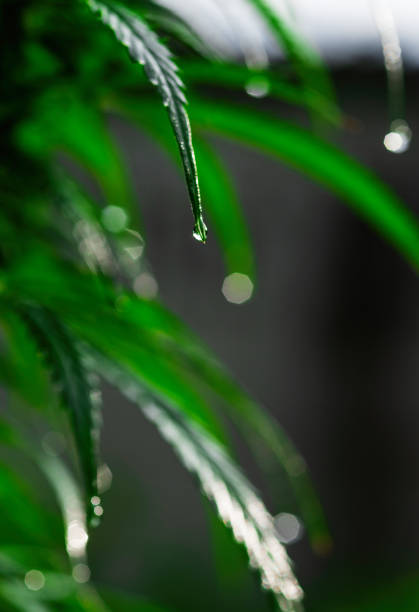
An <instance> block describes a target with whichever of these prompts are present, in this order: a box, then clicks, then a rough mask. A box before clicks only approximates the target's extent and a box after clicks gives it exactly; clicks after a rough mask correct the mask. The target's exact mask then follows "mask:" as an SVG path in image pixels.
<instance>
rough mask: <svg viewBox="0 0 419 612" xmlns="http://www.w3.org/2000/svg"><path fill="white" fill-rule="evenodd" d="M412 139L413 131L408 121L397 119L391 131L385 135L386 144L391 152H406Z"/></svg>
mask: <svg viewBox="0 0 419 612" xmlns="http://www.w3.org/2000/svg"><path fill="white" fill-rule="evenodd" d="M411 140H412V131H411V129H410V128H409V126H408V124H407V123H406V121H404V120H403V119H397V120H396V121H393V122H392V123H391V126H390V132H388V134H386V135H385V136H384V141H383V142H384V146H385V148H386V149H387V151H390V152H391V153H404V152H405V151H407V150H408V148H409V145H410V141H411Z"/></svg>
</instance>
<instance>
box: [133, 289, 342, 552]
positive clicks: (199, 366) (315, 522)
mask: <svg viewBox="0 0 419 612" xmlns="http://www.w3.org/2000/svg"><path fill="white" fill-rule="evenodd" d="M121 315H123V316H124V318H125V319H127V320H129V321H130V322H131V323H132V324H133V325H134V326H140V327H146V328H147V330H148V333H149V334H150V335H151V336H152V337H153V339H154V341H155V343H156V350H158V351H159V353H160V354H161V355H166V359H167V360H168V361H169V362H170V363H179V364H180V367H181V366H182V364H183V367H185V368H186V369H187V370H188V371H189V372H191V373H192V372H193V373H194V374H195V375H196V377H197V384H199V385H205V386H206V387H207V388H208V389H209V390H210V391H211V392H212V393H213V394H215V395H216V396H218V397H219V398H221V399H222V400H223V402H224V403H223V408H224V410H225V411H226V413H227V414H228V415H229V416H230V418H231V419H232V420H233V421H234V422H235V423H236V425H237V427H238V428H239V429H240V430H241V432H242V434H243V436H244V438H245V439H246V441H247V442H248V443H249V445H250V447H251V448H252V450H253V452H254V454H255V456H256V457H257V458H258V459H259V460H260V463H261V464H262V465H263V467H264V468H267V467H269V470H270V471H271V469H272V468H273V469H272V472H274V473H275V475H276V476H277V469H276V468H277V464H276V462H278V463H279V464H280V465H281V466H282V468H283V470H284V472H285V474H286V476H287V478H288V480H289V483H290V485H291V488H292V490H293V493H294V496H295V500H296V502H297V505H298V509H299V512H301V515H302V518H303V520H304V523H305V526H306V529H307V532H308V534H309V536H310V539H311V542H312V545H313V548H314V549H315V550H316V551H317V552H319V553H326V552H327V551H328V550H329V549H330V546H331V538H330V534H329V530H328V528H327V524H326V520H325V517H324V513H323V510H322V507H321V504H320V502H319V500H318V497H317V494H316V492H315V490H314V487H313V484H312V482H311V479H310V476H309V473H308V469H307V466H306V463H305V461H304V459H303V457H302V456H301V455H300V453H299V452H298V451H297V449H296V448H295V447H294V445H293V443H292V441H291V440H290V439H289V437H288V436H287V435H286V433H285V432H284V431H283V429H282V427H281V426H280V424H279V423H278V422H277V421H276V419H275V418H273V417H272V416H271V415H270V414H269V411H268V410H267V409H266V408H264V407H263V406H260V405H259V404H258V403H257V402H256V401H255V400H253V399H252V398H251V397H250V396H249V395H248V394H247V393H246V392H245V391H243V389H242V388H241V387H240V385H239V384H237V383H236V382H235V381H234V379H233V377H232V376H231V375H230V374H229V373H228V372H227V371H226V370H225V368H224V367H223V366H222V365H221V364H220V363H219V362H218V361H217V359H216V358H215V357H214V355H213V354H212V353H211V351H210V350H209V349H208V348H207V347H205V346H204V345H203V344H202V342H201V341H200V340H198V339H197V338H196V337H195V336H194V334H193V333H191V332H190V331H189V330H188V329H187V328H186V327H185V325H184V324H183V323H182V322H181V321H179V319H177V318H176V317H175V316H174V315H173V314H171V313H170V312H168V311H167V310H166V309H165V308H164V307H163V306H161V305H160V304H157V303H153V302H145V301H140V300H138V299H136V298H128V297H127V298H126V299H125V301H124V303H123V306H122V310H121ZM266 450H268V451H269V452H270V453H271V456H272V458H274V460H275V461H274V463H275V465H272V461H271V460H270V458H269V454H268V453H267V452H266Z"/></svg>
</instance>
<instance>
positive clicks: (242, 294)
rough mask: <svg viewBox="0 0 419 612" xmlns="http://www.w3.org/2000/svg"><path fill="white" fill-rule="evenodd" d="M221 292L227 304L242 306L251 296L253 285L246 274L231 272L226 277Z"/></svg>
mask: <svg viewBox="0 0 419 612" xmlns="http://www.w3.org/2000/svg"><path fill="white" fill-rule="evenodd" d="M221 290H222V292H223V294H224V297H225V299H226V300H227V301H228V302H231V303H232V304H243V303H244V302H247V300H249V299H250V298H251V296H252V293H253V283H252V281H251V280H250V278H249V277H248V276H247V275H246V274H240V273H239V272H233V273H232V274H229V276H226V278H225V279H224V282H223V286H222V289H221Z"/></svg>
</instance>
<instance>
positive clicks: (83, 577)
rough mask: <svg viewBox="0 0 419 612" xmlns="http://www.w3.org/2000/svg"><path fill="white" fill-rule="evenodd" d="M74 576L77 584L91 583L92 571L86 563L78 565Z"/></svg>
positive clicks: (74, 569) (74, 568)
mask: <svg viewBox="0 0 419 612" xmlns="http://www.w3.org/2000/svg"><path fill="white" fill-rule="evenodd" d="M72 575H73V578H74V580H75V581H76V582H79V583H80V584H84V583H86V582H89V579H90V569H89V568H88V566H87V565H86V564H85V563H77V565H75V566H74V567H73V572H72Z"/></svg>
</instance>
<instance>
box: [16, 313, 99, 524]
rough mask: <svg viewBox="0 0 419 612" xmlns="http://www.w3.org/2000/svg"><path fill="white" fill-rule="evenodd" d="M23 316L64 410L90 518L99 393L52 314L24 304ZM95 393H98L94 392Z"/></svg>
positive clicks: (95, 473)
mask: <svg viewBox="0 0 419 612" xmlns="http://www.w3.org/2000/svg"><path fill="white" fill-rule="evenodd" d="M23 316H24V318H25V319H26V321H27V322H28V324H29V326H30V328H31V329H32V332H33V333H34V335H35V337H36V339H37V341H38V343H39V346H40V348H41V350H42V351H43V352H44V355H45V359H46V361H47V364H48V366H49V368H50V370H51V373H52V377H53V379H54V381H55V382H56V383H57V384H58V386H59V389H60V394H61V397H62V402H63V405H64V407H65V408H66V410H67V411H68V414H69V418H70V423H71V425H72V429H73V433H74V439H75V442H76V447H77V453H78V457H79V460H80V464H81V466H82V472H83V476H84V480H85V487H86V496H87V500H86V508H87V509H88V512H89V518H93V515H92V512H93V507H92V504H91V503H90V500H91V499H92V497H97V495H98V488H97V473H98V446H99V431H100V411H99V405H98V404H99V403H100V399H99V398H100V392H99V391H97V390H94V389H93V387H92V382H91V381H90V382H89V381H88V372H87V371H86V368H85V367H84V365H83V363H82V360H81V356H80V355H79V353H78V350H77V348H76V346H75V343H74V340H73V338H71V336H70V335H69V334H68V332H67V330H66V329H65V328H64V327H63V326H62V325H61V324H60V323H59V321H58V320H57V319H56V317H55V316H54V315H53V314H52V313H50V312H48V311H47V310H45V309H42V308H36V307H34V306H32V307H29V306H26V307H25V308H24V310H23ZM98 394H99V395H98Z"/></svg>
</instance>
